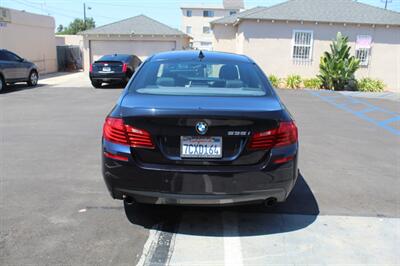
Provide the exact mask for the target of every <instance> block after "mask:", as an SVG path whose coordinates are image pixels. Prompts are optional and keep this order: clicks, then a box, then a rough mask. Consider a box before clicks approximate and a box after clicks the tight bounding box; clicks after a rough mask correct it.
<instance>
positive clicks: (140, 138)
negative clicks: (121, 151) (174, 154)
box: [103, 117, 155, 149]
mask: <svg viewBox="0 0 400 266" xmlns="http://www.w3.org/2000/svg"><path fill="white" fill-rule="evenodd" d="M103 137H104V139H106V140H107V141H110V142H113V143H117V144H122V145H129V146H131V147H134V148H147V149H154V148H155V146H154V144H153V141H152V139H151V135H150V133H149V132H147V131H146V130H143V129H138V128H135V127H132V126H129V125H125V124H124V121H123V120H122V119H121V118H113V117H107V118H106V121H105V122H104V127H103Z"/></svg>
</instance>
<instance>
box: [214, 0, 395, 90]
mask: <svg viewBox="0 0 400 266" xmlns="http://www.w3.org/2000/svg"><path fill="white" fill-rule="evenodd" d="M211 25H212V29H213V36H214V40H213V46H214V50H218V51H225V52H233V53H239V54H245V55H247V56H249V57H251V58H253V59H254V60H255V61H256V62H257V63H258V64H259V65H260V66H261V67H262V68H263V70H264V71H265V72H266V73H267V74H274V75H277V76H279V77H286V76H287V75H289V74H299V75H301V76H303V77H314V76H315V75H317V73H318V71H319V62H320V58H321V56H322V54H323V52H324V51H327V50H329V45H330V44H331V42H332V40H333V39H334V38H335V37H336V34H337V32H342V34H344V35H346V36H348V37H349V41H350V44H351V46H352V53H353V54H354V55H355V56H356V57H358V58H359V59H360V61H361V65H362V66H361V68H360V70H359V71H358V72H357V77H358V78H360V77H371V78H375V79H381V80H382V81H384V82H385V84H386V86H387V88H386V89H387V90H391V91H397V92H400V13H398V12H394V11H388V10H384V9H381V8H377V7H372V6H369V5H366V4H362V3H358V2H355V1H351V0H324V1H321V0H292V1H287V2H284V3H281V4H278V5H275V6H272V7H256V8H253V9H249V10H246V11H243V12H240V13H238V14H236V15H231V16H228V17H225V18H222V19H218V20H215V21H212V22H211Z"/></svg>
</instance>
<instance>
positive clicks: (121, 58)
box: [97, 55, 129, 61]
mask: <svg viewBox="0 0 400 266" xmlns="http://www.w3.org/2000/svg"><path fill="white" fill-rule="evenodd" d="M128 58H129V55H103V56H102V57H101V58H100V59H98V60H97V61H127V60H128Z"/></svg>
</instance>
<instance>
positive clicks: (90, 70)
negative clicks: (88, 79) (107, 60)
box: [89, 64, 93, 72]
mask: <svg viewBox="0 0 400 266" xmlns="http://www.w3.org/2000/svg"><path fill="white" fill-rule="evenodd" d="M92 71H93V64H90V68H89V72H92Z"/></svg>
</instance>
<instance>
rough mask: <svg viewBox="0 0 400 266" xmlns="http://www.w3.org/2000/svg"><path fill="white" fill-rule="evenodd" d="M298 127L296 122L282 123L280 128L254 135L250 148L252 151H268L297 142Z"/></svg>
mask: <svg viewBox="0 0 400 266" xmlns="http://www.w3.org/2000/svg"><path fill="white" fill-rule="evenodd" d="M297 139H298V135H297V127H296V124H295V123H294V122H281V123H280V124H279V127H278V128H275V129H271V130H267V131H263V132H259V133H255V134H253V136H252V137H251V140H250V143H249V145H248V148H249V149H250V150H268V149H271V148H273V147H283V146H287V145H290V144H294V143H296V142H297Z"/></svg>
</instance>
